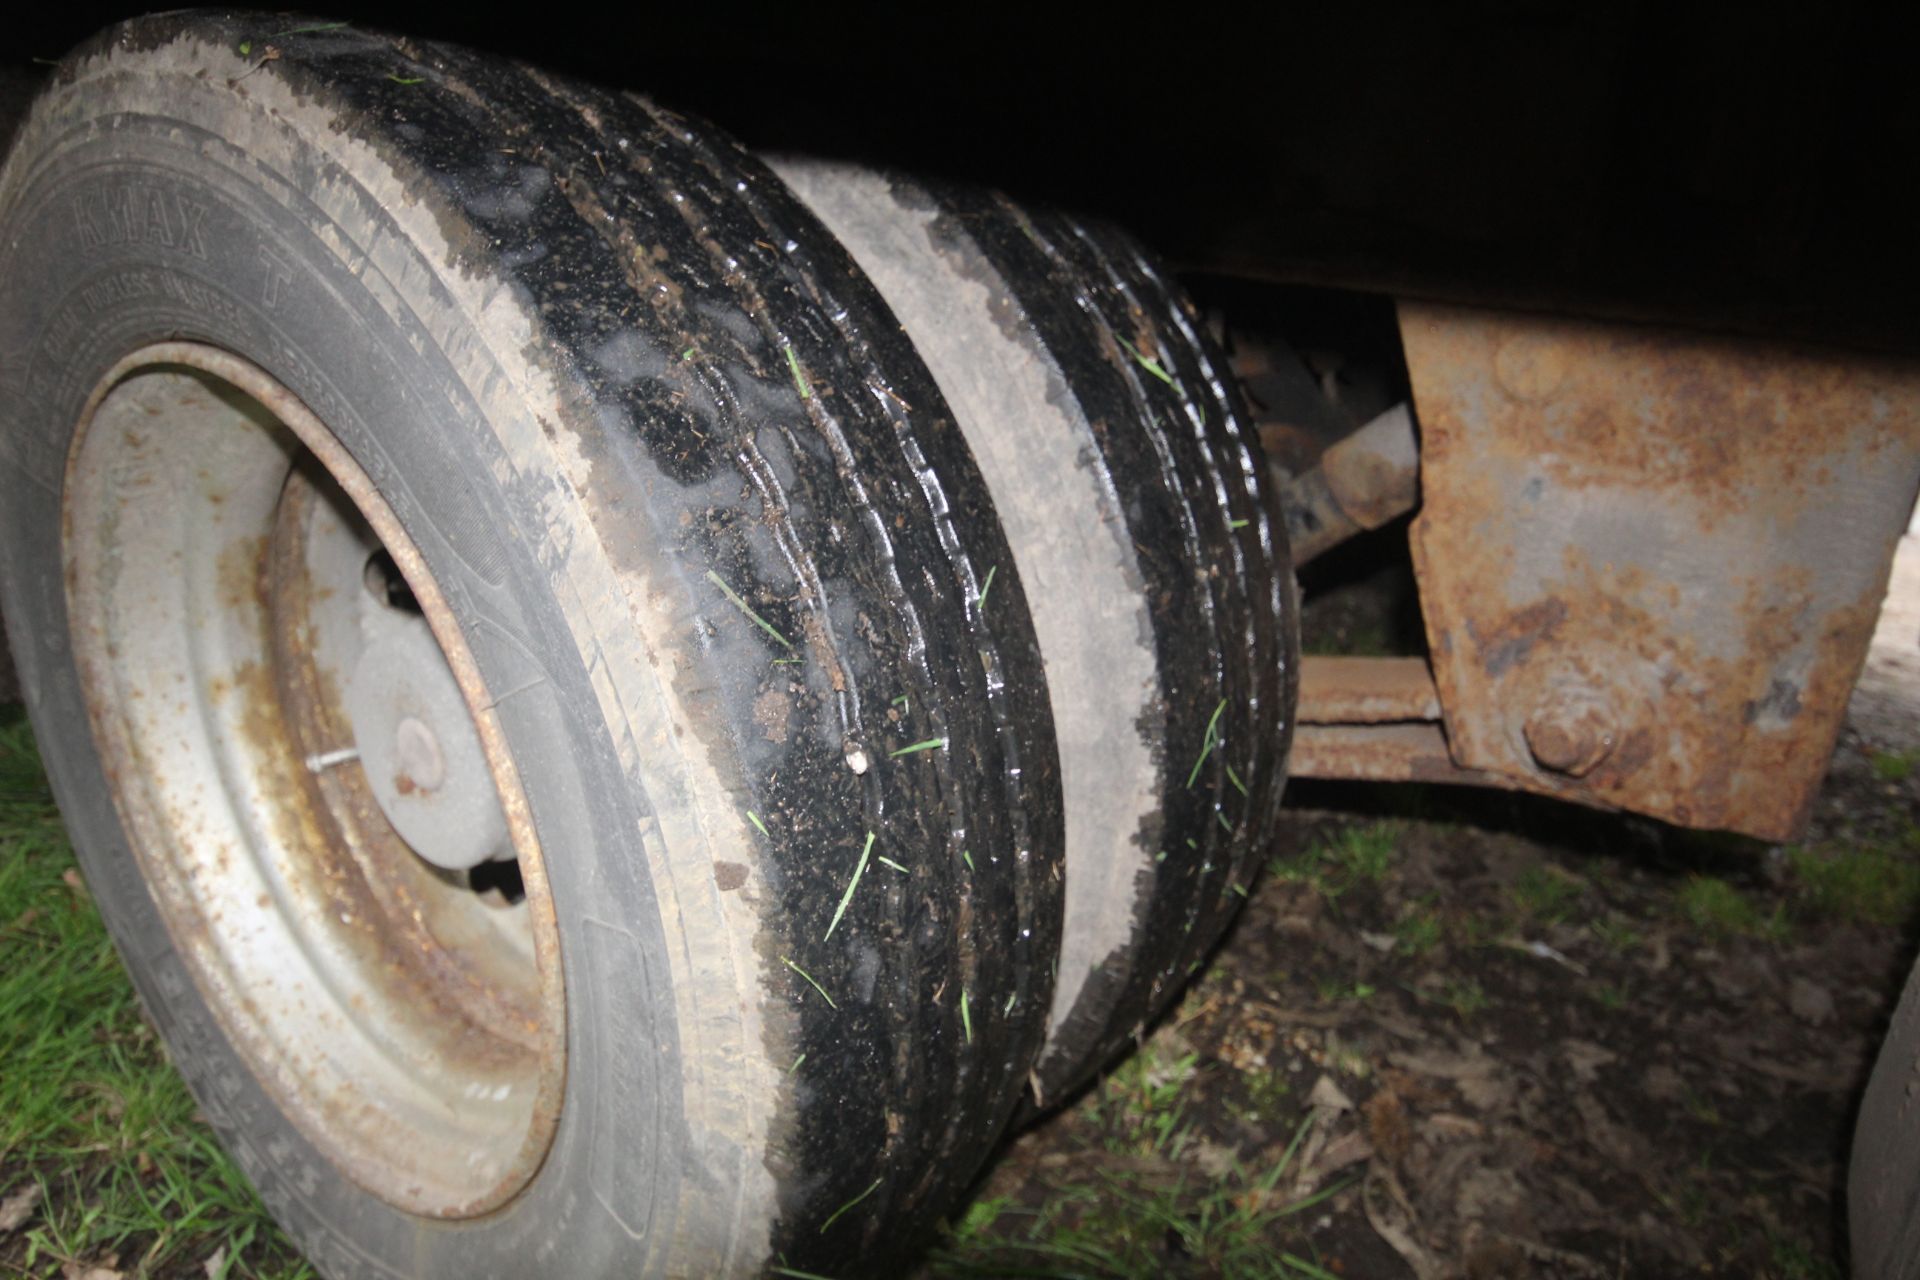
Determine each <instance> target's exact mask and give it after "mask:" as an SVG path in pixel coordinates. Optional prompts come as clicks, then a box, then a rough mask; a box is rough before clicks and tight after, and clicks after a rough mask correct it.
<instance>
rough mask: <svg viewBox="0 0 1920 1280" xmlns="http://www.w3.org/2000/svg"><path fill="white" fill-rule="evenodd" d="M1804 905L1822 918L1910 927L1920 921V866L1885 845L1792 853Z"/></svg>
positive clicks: (1789, 854)
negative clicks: (1908, 925)
mask: <svg viewBox="0 0 1920 1280" xmlns="http://www.w3.org/2000/svg"><path fill="white" fill-rule="evenodd" d="M1787 865H1788V866H1789V867H1790V868H1791V869H1792V871H1793V877H1794V880H1795V882H1796V884H1797V885H1798V886H1799V889H1800V904H1801V905H1802V906H1803V907H1805V908H1806V909H1808V910H1809V911H1811V912H1812V913H1814V914H1816V915H1820V916H1824V917H1827V918H1829V919H1834V920H1843V921H1851V922H1855V923H1864V924H1882V925H1904V924H1909V923H1911V922H1912V921H1913V920H1914V918H1915V917H1916V916H1920V860H1916V858H1915V857H1914V855H1913V854H1911V853H1908V852H1905V851H1896V850H1894V849H1889V848H1887V847H1885V846H1882V845H1859V846H1849V845H1820V846H1815V847H1812V848H1794V849H1789V850H1788V851H1787Z"/></svg>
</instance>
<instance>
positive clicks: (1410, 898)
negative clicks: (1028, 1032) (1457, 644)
mask: <svg viewBox="0 0 1920 1280" xmlns="http://www.w3.org/2000/svg"><path fill="white" fill-rule="evenodd" d="M1912 542H1913V540H1912V539H1909V544H1910V545H1909V547H1908V548H1907V551H1906V554H1905V555H1904V556H1903V559H1902V561H1901V567H1900V569H1899V571H1898V574H1897V581H1896V591H1895V598H1894V600H1893V601H1891V602H1890V605H1889V608H1888V610H1887V617H1886V619H1885V624H1884V625H1883V628H1882V632H1881V635H1880V637H1879V638H1878V639H1877V641H1876V652H1875V656H1874V660H1873V662H1872V664H1871V666H1870V670H1869V673H1868V679H1867V680H1866V681H1864V682H1863V688H1862V692H1861V693H1860V694H1859V695H1856V699H1855V702H1854V706H1853V709H1852V712H1851V715H1850V721H1849V726H1848V728H1847V730H1846V732H1845V733H1844V735H1843V740H1842V742H1841V744H1840V749H1839V752H1838V754H1837V755H1836V757H1835V759H1834V761H1833V764H1832V768H1831V771H1830V773H1829V776H1828V779H1827V782H1826V785H1825V789H1824V791H1823V793H1822V796H1821V799H1820V803H1819V806H1818V811H1817V814H1816V816H1815V819H1814V823H1813V829H1812V830H1811V831H1810V832H1809V833H1808V835H1807V837H1806V839H1805V840H1804V841H1802V842H1801V843H1799V844H1797V845H1794V846H1785V847H1781V846H1768V845H1763V844H1759V843H1757V842H1752V841H1746V840H1741V839H1737V838H1732V837H1725V836H1715V835H1706V834H1699V833H1689V832H1683V831H1679V830H1676V829H1673V828H1669V827H1666V826H1663V825H1661V824H1658V823H1654V822H1650V821H1646V820H1642V819H1637V818H1632V817H1627V816H1621V815H1611V814H1602V813H1593V812H1587V811H1584V810H1579V809H1575V808H1570V807H1567V806H1564V805H1559V804H1555V803H1551V802H1546V801H1539V800H1534V799H1531V798H1526V797H1516V796H1508V795H1496V794H1491V793H1481V792H1473V791H1466V790H1455V789H1448V788H1425V787H1401V788H1369V787H1352V786H1341V785H1331V784H1319V785H1310V784H1296V785H1295V786H1294V788H1293V790H1292V792H1291V795H1290V799H1291V818H1292V820H1291V822H1290V824H1289V826H1288V829H1287V830H1286V832H1285V834H1284V837H1283V839H1282V842H1281V844H1280V846H1279V847H1277V848H1276V849H1274V851H1273V857H1272V859H1271V862H1270V865H1269V870H1268V874H1267V875H1266V876H1265V877H1264V878H1263V879H1262V880H1261V881H1260V882H1259V883H1258V885H1257V886H1256V889H1255V892H1254V893H1253V895H1252V898H1251V901H1249V902H1248V904H1247V907H1246V910H1245V912H1244V914H1243V915H1242V917H1241V919H1240V920H1239V922H1238V924H1237V925H1236V927H1235V928H1234V930H1233V932H1232V933H1231V934H1230V936H1229V937H1228V938H1227V939H1226V941H1225V942H1224V944H1223V945H1222V946H1221V947H1220V949H1219V951H1218V953H1217V955H1216V956H1215V959H1214V961H1213V964H1212V966H1211V967H1210V968H1209V969H1208V970H1207V971H1206V972H1205V973H1204V974H1203V975H1202V976H1201V977H1200V978H1199V979H1198V980H1197V982H1196V984H1195V985H1194V987H1193V988H1192V989H1191V991H1190V992H1189V993H1188V994H1187V995H1186V996H1185V998H1184V999H1183V1000H1182V1002H1181V1003H1180V1005H1179V1006H1178V1008H1177V1009H1176V1010H1175V1011H1174V1012H1173V1013H1172V1015H1171V1016H1170V1017H1168V1018H1167V1019H1166V1020H1165V1021H1164V1022H1163V1023H1162V1024H1161V1025H1160V1026H1159V1027H1158V1028H1157V1029H1156V1030H1154V1031H1153V1032H1152V1033H1151V1034H1150V1035H1149V1036H1148V1037H1147V1039H1146V1040H1145V1043H1144V1045H1143V1046H1142V1049H1141V1051H1140V1053H1139V1055H1138V1056H1137V1058H1135V1059H1134V1060H1133V1061H1131V1062H1128V1063H1125V1064H1122V1065H1120V1066H1119V1067H1118V1068H1117V1069H1116V1071H1115V1072H1114V1073H1113V1074H1112V1075H1111V1076H1110V1077H1108V1078H1107V1079H1106V1080H1104V1081H1103V1082H1101V1083H1100V1084H1099V1085H1097V1086H1096V1087H1094V1088H1093V1089H1091V1090H1089V1091H1088V1093H1087V1094H1086V1095H1085V1096H1083V1097H1082V1098H1081V1099H1080V1100H1079V1101H1078V1102H1077V1104H1076V1105H1074V1106H1073V1107H1072V1108H1071V1109H1069V1110H1068V1111H1066V1112H1065V1113H1064V1114H1061V1115H1059V1116H1058V1117H1056V1118H1054V1119H1052V1120H1050V1121H1048V1122H1046V1123H1044V1124H1042V1125H1040V1126H1038V1127H1036V1128H1034V1129H1032V1130H1031V1131H1029V1132H1027V1133H1025V1134H1023V1135H1022V1136H1020V1137H1018V1138H1017V1139H1016V1140H1014V1141H1013V1142H1012V1143H1011V1144H1010V1145H1009V1147H1008V1148H1007V1150H1006V1153H1005V1155H1004V1156H1003V1158H1002V1159H1001V1160H1000V1162H999V1163H998V1165H997V1166H996V1167H995V1168H994V1169H993V1170H992V1172H991V1174H990V1175H989V1176H988V1177H987V1178H986V1180H985V1182H984V1183H983V1186H982V1190H981V1196H980V1199H979V1200H978V1201H977V1202H976V1207H975V1209H974V1210H973V1212H972V1215H971V1216H970V1218H968V1219H965V1220H963V1221H962V1223H961V1224H960V1225H959V1227H958V1228H957V1229H956V1236H955V1241H954V1245H953V1247H952V1251H951V1253H950V1254H948V1255H947V1256H946V1257H945V1259H944V1260H943V1261H941V1262H940V1263H938V1264H937V1265H936V1266H935V1267H934V1268H933V1271H934V1272H935V1273H955V1272H959V1273H966V1274H994V1273H996V1272H1004V1273H1007V1274H1013V1273H1016V1272H1017V1273H1020V1274H1049V1275H1052V1274H1063V1275H1064V1274H1115V1273H1124V1274H1135V1275H1168V1276H1213V1275H1236V1274H1257V1275H1267V1274H1280V1275H1294V1274H1299V1275H1313V1274H1316V1269H1317V1272H1318V1273H1319V1274H1332V1275H1339V1276H1365V1277H1381V1278H1382V1280H1398V1278H1400V1277H1414V1278H1416V1280H1433V1278H1437V1277H1452V1276H1463V1277H1475V1278H1483V1277H1484V1278H1491V1277H1508V1276H1511V1277H1520V1276H1570V1277H1587V1276H1593V1277H1601V1276H1606V1277H1635V1276H1644V1277H1658V1278H1665V1277H1675V1276H1681V1275H1720V1276H1741V1277H1782V1278H1794V1277H1819V1276H1832V1277H1839V1276H1844V1275H1845V1274H1846V1230H1845V1198H1844V1189H1843V1181H1844V1175H1845V1172H1846V1156H1847V1147H1848V1142H1849V1139H1850V1134H1851V1130H1852V1124H1853V1116H1854V1112H1855V1109H1856V1107H1857V1105H1858V1100H1859V1095H1860V1091H1861V1089H1862V1087H1863V1085H1864V1082H1865V1077H1866V1073H1867V1071H1868V1069H1869V1066H1870V1064H1871V1060H1872V1054H1873V1052H1874V1047H1875V1044H1876V1042H1877V1039H1878V1037H1879V1035H1880V1032H1881V1029H1882V1026H1883V1024H1884V1021H1885V1019H1886V1018H1887V1016H1888V1015H1889V1013H1890V1012H1891V1008H1892V1005H1893V1003H1894V1001H1895V999H1896V998H1897V996H1898V993H1899V989H1900V986H1901V984H1902V983H1903V982H1904V981H1905V978H1906V975H1907V972H1908V970H1909V968H1910V966H1911V965H1912V963H1913V957H1914V951H1915V944H1916V942H1920V928H1917V926H1920V825H1916V823H1920V772H1917V771H1916V767H1915V766H1916V763H1920V752H1916V751H1915V750H1914V747H1915V732H1916V726H1917V725H1920V714H1916V701H1915V695H1914V690H1915V688H1916V682H1915V678H1914V674H1915V673H1914V668H1915V666H1916V665H1917V664H1920V556H1915V555H1913V554H1912V550H1913V548H1912V545H1911V544H1912ZM1393 585H1394V584H1393V580H1392V573H1391V571H1389V572H1387V573H1386V574H1385V575H1384V577H1383V576H1381V575H1375V576H1374V577H1373V578H1371V579H1368V580H1366V581H1364V582H1363V583H1361V584H1360V585H1359V586H1358V587H1357V588H1355V589H1352V590H1351V591H1350V593H1349V594H1350V595H1351V596H1352V598H1351V599H1349V600H1347V601H1346V602H1345V603H1344V604H1343V603H1342V602H1341V601H1340V600H1339V599H1338V598H1335V599H1333V601H1332V603H1331V605H1330V606H1329V605H1328V604H1327V603H1326V602H1323V603H1322V605H1321V607H1320V609H1319V612H1318V615H1317V616H1315V617H1312V618H1311V619H1310V625H1311V629H1312V630H1313V631H1314V632H1315V634H1314V635H1313V636H1311V637H1310V638H1311V639H1317V640H1318V641H1319V642H1320V643H1321V644H1323V645H1324V646H1326V647H1328V648H1340V649H1349V650H1351V649H1355V648H1358V649H1367V648H1369V647H1372V646H1375V645H1383V644H1392V643H1393V642H1395V641H1396V640H1398V639H1402V638H1404V637H1403V635H1402V634H1400V633H1402V632H1403V631H1404V629H1405V627H1406V618H1407V614H1406V611H1405V609H1404V607H1403V604H1402V603H1395V599H1396V597H1395V593H1394V591H1393V589H1392V588H1393ZM1416 625H1417V624H1416ZM1329 1190H1331V1191H1332V1194H1330V1195H1329V1194H1327V1193H1328V1192H1329ZM1323 1195H1324V1196H1325V1197H1326V1198H1325V1199H1321V1200H1318V1201H1317V1202H1313V1201H1314V1200H1315V1197H1317V1196H1323ZM1303 1203H1304V1207H1300V1208H1298V1209H1297V1210H1296V1209H1293V1206H1296V1205H1303ZM1296 1261H1297V1265H1296Z"/></svg>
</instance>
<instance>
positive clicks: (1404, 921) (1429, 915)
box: [1393, 899, 1446, 958]
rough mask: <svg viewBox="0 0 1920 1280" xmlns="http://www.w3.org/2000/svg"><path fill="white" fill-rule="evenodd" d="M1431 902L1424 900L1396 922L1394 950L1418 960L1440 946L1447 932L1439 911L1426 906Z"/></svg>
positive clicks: (1394, 926) (1394, 927)
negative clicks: (1427, 902)
mask: <svg viewBox="0 0 1920 1280" xmlns="http://www.w3.org/2000/svg"><path fill="white" fill-rule="evenodd" d="M1429 900H1430V899H1423V900H1422V902H1421V903H1420V904H1417V905H1415V906H1414V907H1413V908H1412V909H1411V910H1410V911H1408V912H1407V914H1406V915H1404V916H1402V917H1400V919H1398V920H1396V921H1394V924H1393V945H1394V950H1396V951H1398V952H1399V953H1400V954H1401V955H1407V956H1413V957H1415V958H1418V957H1420V956H1424V955H1426V954H1427V952H1429V951H1431V950H1433V949H1434V948H1435V947H1437V946H1439V945H1440V939H1441V938H1442V937H1443V936H1444V934H1445V932H1446V929H1445V923H1444V922H1443V921H1442V920H1441V918H1440V913H1439V912H1438V911H1435V910H1434V909H1433V908H1432V907H1430V906H1427V905H1425V903H1426V901H1429Z"/></svg>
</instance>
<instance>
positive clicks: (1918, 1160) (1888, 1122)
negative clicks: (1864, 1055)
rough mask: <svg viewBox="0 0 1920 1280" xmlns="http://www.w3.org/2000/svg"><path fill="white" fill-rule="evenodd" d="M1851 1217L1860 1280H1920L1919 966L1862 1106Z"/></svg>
mask: <svg viewBox="0 0 1920 1280" xmlns="http://www.w3.org/2000/svg"><path fill="white" fill-rule="evenodd" d="M1847 1216H1848V1226H1849V1228H1850V1233H1851V1235H1852V1245H1853V1250H1852V1252H1853V1274H1854V1276H1855V1277H1856V1280H1920V964H1915V966H1914V970H1913V976H1912V977H1910V978H1908V979H1907V987H1906V990H1905V991H1904V992H1903V993H1902V994H1901V996H1900V1003H1899V1005H1898V1006H1897V1007H1896V1008H1895V1009H1894V1011H1893V1022H1892V1024H1891V1025H1889V1027H1888V1028H1887V1038H1886V1039H1885V1040H1884V1041H1883V1042H1882V1043H1881V1045H1880V1056H1879V1058H1878V1059H1876V1060H1875V1062H1874V1066H1873V1075H1872V1076H1871V1077H1869V1078H1868V1081H1867V1092H1866V1096H1865V1097H1864V1098H1863V1099H1861V1102H1860V1118H1859V1121H1858V1122H1857V1124H1856V1126H1855V1129H1854V1135H1853V1158H1852V1160H1851V1162H1850V1167H1849V1168H1848V1171H1847Z"/></svg>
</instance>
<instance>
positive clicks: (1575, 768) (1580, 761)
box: [1523, 693, 1618, 778]
mask: <svg viewBox="0 0 1920 1280" xmlns="http://www.w3.org/2000/svg"><path fill="white" fill-rule="evenodd" d="M1523 732H1524V733H1525V735H1526V739H1527V750H1528V751H1530V752H1532V753H1533V759H1534V763H1535V764H1538V765H1539V766H1540V767H1541V768H1542V769H1546V770H1549V771H1551V772H1553V773H1559V774H1565V775H1566V776H1567V777H1569V778H1584V777H1586V776H1587V775H1588V774H1589V773H1592V772H1593V771H1594V770H1595V769H1597V768H1599V767H1600V766H1601V765H1602V764H1603V763H1605V762H1606V759H1607V757H1608V756H1610V755H1612V754H1613V747H1614V742H1615V740H1616V738H1617V737H1618V732H1617V730H1616V729H1615V727H1614V720H1613V716H1612V714H1611V713H1610V712H1609V711H1608V710H1607V707H1606V704H1605V703H1604V702H1602V701H1601V700H1600V699H1599V698H1598V697H1597V696H1595V695H1592V694H1590V693H1571V694H1561V695H1559V696H1557V697H1554V698H1552V699H1551V700H1549V701H1548V702H1547V703H1545V704H1544V705H1542V706H1541V707H1539V708H1537V709H1536V710H1535V711H1534V713H1533V714H1532V715H1531V716H1529V717H1527V723H1526V725H1525V728H1524V730H1523Z"/></svg>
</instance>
